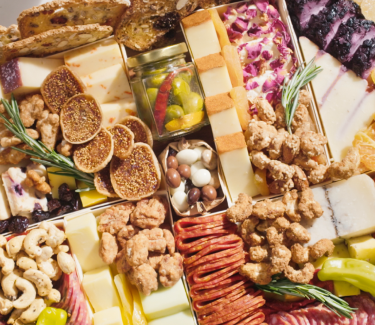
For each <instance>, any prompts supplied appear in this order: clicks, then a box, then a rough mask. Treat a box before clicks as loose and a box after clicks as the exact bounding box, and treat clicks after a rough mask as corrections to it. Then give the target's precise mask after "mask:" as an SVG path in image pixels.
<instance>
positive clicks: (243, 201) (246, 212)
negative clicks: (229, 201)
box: [227, 193, 253, 222]
mask: <svg viewBox="0 0 375 325" xmlns="http://www.w3.org/2000/svg"><path fill="white" fill-rule="evenodd" d="M252 201H253V200H252V198H251V196H248V195H247V194H245V193H240V194H239V195H238V199H237V201H236V203H235V205H233V206H232V207H230V208H229V209H228V210H227V218H228V220H229V221H231V222H242V221H244V220H245V219H246V218H248V217H249V216H250V215H251V212H252V211H253V205H252Z"/></svg>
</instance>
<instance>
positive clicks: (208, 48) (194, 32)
mask: <svg viewBox="0 0 375 325" xmlns="http://www.w3.org/2000/svg"><path fill="white" fill-rule="evenodd" d="M185 35H186V38H187V40H188V42H189V46H190V49H191V52H192V53H193V56H194V58H195V59H199V58H202V57H204V56H207V55H209V54H214V53H219V52H221V47H220V43H219V39H218V37H217V35H216V30H215V26H214V23H213V22H212V20H211V19H210V20H208V21H205V22H203V23H201V24H199V25H196V26H192V27H189V28H186V29H185Z"/></svg>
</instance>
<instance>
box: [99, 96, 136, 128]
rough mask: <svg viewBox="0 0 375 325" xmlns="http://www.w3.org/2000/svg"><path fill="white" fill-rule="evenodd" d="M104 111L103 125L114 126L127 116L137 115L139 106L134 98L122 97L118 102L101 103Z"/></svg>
mask: <svg viewBox="0 0 375 325" xmlns="http://www.w3.org/2000/svg"><path fill="white" fill-rule="evenodd" d="M100 107H101V108H102V112H103V127H105V128H112V127H113V126H114V125H115V124H117V123H119V122H121V120H123V119H124V117H125V116H128V115H132V116H137V106H136V105H135V102H134V99H133V97H132V98H128V99H121V100H118V101H116V102H112V103H107V104H102V105H100Z"/></svg>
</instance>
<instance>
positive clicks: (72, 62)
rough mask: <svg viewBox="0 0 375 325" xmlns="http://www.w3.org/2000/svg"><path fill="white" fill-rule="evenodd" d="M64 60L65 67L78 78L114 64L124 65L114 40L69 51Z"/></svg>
mask: <svg viewBox="0 0 375 325" xmlns="http://www.w3.org/2000/svg"><path fill="white" fill-rule="evenodd" d="M64 60H65V65H67V66H68V67H69V68H70V69H71V70H72V71H73V72H75V73H76V74H77V75H78V76H80V77H84V76H87V75H89V74H90V73H93V72H95V71H98V70H101V69H105V68H108V67H111V66H113V65H116V64H124V61H123V59H122V54H121V51H120V46H119V44H118V43H117V42H116V41H115V40H114V39H110V40H105V41H102V42H99V43H95V44H91V45H88V46H85V47H83V48H80V49H77V50H73V51H69V52H68V53H66V54H65V56H64Z"/></svg>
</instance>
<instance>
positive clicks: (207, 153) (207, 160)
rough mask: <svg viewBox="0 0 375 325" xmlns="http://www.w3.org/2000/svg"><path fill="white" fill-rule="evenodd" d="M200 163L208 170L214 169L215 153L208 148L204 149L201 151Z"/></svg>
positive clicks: (215, 164)
mask: <svg viewBox="0 0 375 325" xmlns="http://www.w3.org/2000/svg"><path fill="white" fill-rule="evenodd" d="M202 163H203V166H204V167H206V168H207V169H208V170H214V169H216V168H217V157H216V154H215V153H214V152H213V151H212V150H210V149H206V150H204V151H203V152H202Z"/></svg>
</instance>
